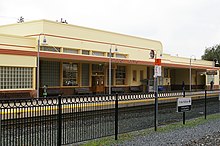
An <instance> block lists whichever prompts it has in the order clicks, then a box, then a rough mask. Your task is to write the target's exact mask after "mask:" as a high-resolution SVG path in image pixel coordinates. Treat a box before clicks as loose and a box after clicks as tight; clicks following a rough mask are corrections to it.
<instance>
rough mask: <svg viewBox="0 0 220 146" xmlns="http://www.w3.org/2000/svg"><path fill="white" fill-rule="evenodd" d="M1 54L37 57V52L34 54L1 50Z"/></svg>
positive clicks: (31, 52)
mask: <svg viewBox="0 0 220 146" xmlns="http://www.w3.org/2000/svg"><path fill="white" fill-rule="evenodd" d="M0 54H10V55H23V56H37V52H33V51H23V50H10V49H2V48H0Z"/></svg>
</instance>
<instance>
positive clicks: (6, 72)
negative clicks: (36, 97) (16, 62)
mask: <svg viewBox="0 0 220 146" xmlns="http://www.w3.org/2000/svg"><path fill="white" fill-rule="evenodd" d="M32 84H33V68H26V67H2V66H1V67H0V89H29V88H32Z"/></svg>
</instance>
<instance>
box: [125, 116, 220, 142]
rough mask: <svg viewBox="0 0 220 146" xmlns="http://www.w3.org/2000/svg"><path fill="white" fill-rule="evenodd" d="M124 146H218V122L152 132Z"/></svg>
mask: <svg viewBox="0 0 220 146" xmlns="http://www.w3.org/2000/svg"><path fill="white" fill-rule="evenodd" d="M122 145H126V146H131V145H132V146H167V145H169V146H206V145H208V146H219V145H220V120H219V119H217V120H212V121H211V120H210V121H208V122H206V123H205V124H201V125H198V126H195V127H191V128H189V127H188V128H187V127H186V128H180V129H176V130H173V131H169V132H154V133H151V134H148V135H147V136H140V137H135V138H134V139H132V140H128V141H125V142H124V143H123V144H122Z"/></svg>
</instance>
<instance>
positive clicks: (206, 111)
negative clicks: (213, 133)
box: [205, 90, 207, 119]
mask: <svg viewBox="0 0 220 146" xmlns="http://www.w3.org/2000/svg"><path fill="white" fill-rule="evenodd" d="M206 98H207V90H205V119H206V114H207V113H206V112H207V111H206V110H207V109H206V108H207V105H206V102H207V100H206Z"/></svg>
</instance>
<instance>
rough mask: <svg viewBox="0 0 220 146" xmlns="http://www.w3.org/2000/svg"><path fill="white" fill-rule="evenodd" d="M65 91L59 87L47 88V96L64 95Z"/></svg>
mask: <svg viewBox="0 0 220 146" xmlns="http://www.w3.org/2000/svg"><path fill="white" fill-rule="evenodd" d="M62 94H63V93H62V92H61V91H60V90H59V89H50V88H48V89H47V97H52V96H59V95H62Z"/></svg>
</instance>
